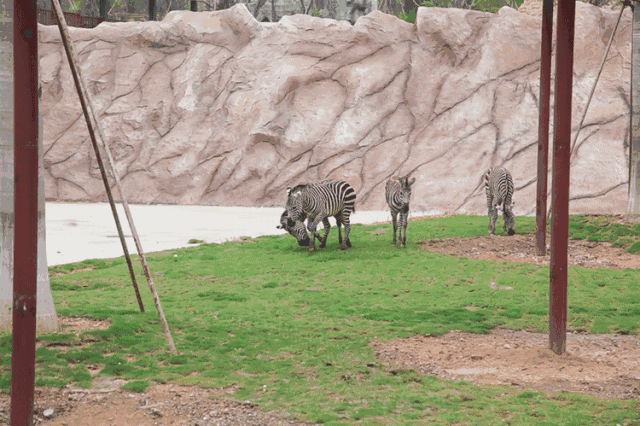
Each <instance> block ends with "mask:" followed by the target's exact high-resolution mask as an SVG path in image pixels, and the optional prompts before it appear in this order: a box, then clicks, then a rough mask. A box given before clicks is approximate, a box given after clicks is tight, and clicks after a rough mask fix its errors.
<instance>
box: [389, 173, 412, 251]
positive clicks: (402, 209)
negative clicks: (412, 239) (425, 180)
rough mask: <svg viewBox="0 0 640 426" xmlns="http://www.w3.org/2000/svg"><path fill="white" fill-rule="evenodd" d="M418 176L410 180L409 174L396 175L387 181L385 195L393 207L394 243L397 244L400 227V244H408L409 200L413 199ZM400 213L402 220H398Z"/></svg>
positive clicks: (390, 206)
mask: <svg viewBox="0 0 640 426" xmlns="http://www.w3.org/2000/svg"><path fill="white" fill-rule="evenodd" d="M415 181H416V178H413V179H411V181H409V175H407V176H404V177H400V176H394V177H392V178H391V179H389V180H388V181H387V185H386V186H385V196H386V199H387V204H388V205H389V208H390V209H391V219H392V221H393V244H394V245H395V244H396V234H397V231H398V228H400V246H401V247H406V245H407V219H408V217H409V202H410V201H411V185H413V183H414V182H415ZM398 214H399V215H400V220H399V221H398V220H397V219H398Z"/></svg>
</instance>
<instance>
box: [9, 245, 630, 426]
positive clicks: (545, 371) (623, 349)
mask: <svg viewBox="0 0 640 426" xmlns="http://www.w3.org/2000/svg"><path fill="white" fill-rule="evenodd" d="M534 238H535V236H533V235H514V236H512V237H503V236H486V237H476V238H467V239H461V238H451V239H443V240H429V241H426V242H423V243H421V247H422V248H423V249H425V250H429V251H433V252H438V253H446V254H451V255H455V256H461V257H468V258H470V259H485V260H497V261H508V262H529V263H536V264H548V263H549V256H548V255H547V256H545V257H536V256H535V253H534V247H535V240H534ZM547 241H548V239H547ZM569 264H570V265H573V266H583V267H587V268H611V269H628V268H634V269H637V268H640V256H638V255H631V254H629V253H627V252H626V251H624V250H622V249H618V248H614V247H611V244H609V243H606V242H594V241H573V240H571V241H570V242H569ZM109 325H110V323H109V322H108V321H95V320H92V319H89V318H61V332H64V333H69V332H76V333H80V332H82V331H86V330H91V329H104V328H107V327H108V326H109ZM371 346H372V347H373V348H374V349H375V353H376V356H377V357H378V359H379V360H380V362H381V363H383V364H385V365H388V366H389V367H390V368H392V369H408V370H413V371H416V372H418V373H421V374H429V375H433V376H436V377H439V378H441V379H445V380H460V379H464V380H466V381H469V382H473V383H478V384H503V385H504V384H506V385H512V386H518V387H521V388H523V389H533V390H541V391H546V392H557V391H562V390H565V391H571V392H581V393H584V394H588V395H593V396H595V397H598V398H604V399H632V398H640V337H638V336H621V335H585V334H568V335H567V352H566V353H565V354H564V355H560V356H559V355H556V354H555V353H553V352H552V351H551V350H549V349H547V346H548V335H546V334H540V333H530V332H527V331H512V330H504V329H499V330H493V331H492V332H491V333H490V334H488V335H474V334H469V333H462V332H459V331H452V332H450V333H448V334H446V335H444V336H440V337H430V336H414V337H411V338H408V339H396V340H392V341H389V342H377V341H374V342H372V343H371ZM92 367H94V368H92V369H91V373H92V374H97V373H98V372H99V369H97V366H92ZM124 383H125V381H123V380H118V379H112V378H104V377H98V378H96V379H94V384H93V388H92V389H91V390H88V389H76V388H73V387H67V388H65V389H50V388H38V389H36V395H35V408H36V411H35V424H36V425H47V426H75V425H77V426H82V425H92V426H102V425H123V426H129V425H136V426H138V425H139V426H151V425H198V426H214V425H265V426H266V425H287V426H293V425H308V424H309V423H304V422H300V421H296V420H293V419H291V418H290V417H289V416H288V415H287V413H275V412H263V410H261V409H260V408H259V407H258V406H256V405H254V404H252V403H251V402H249V401H244V402H242V401H235V400H234V399H233V394H234V389H233V388H228V389H201V388H198V387H193V386H191V387H189V386H179V385H175V384H156V385H154V386H151V387H149V388H148V389H147V390H146V391H145V392H143V393H133V392H129V391H122V390H120V389H119V388H120V386H121V385H122V384H124ZM9 404H10V398H9V396H8V395H7V394H0V425H5V424H8V419H9ZM47 410H48V411H47ZM51 410H52V411H51ZM51 412H52V413H53V414H51Z"/></svg>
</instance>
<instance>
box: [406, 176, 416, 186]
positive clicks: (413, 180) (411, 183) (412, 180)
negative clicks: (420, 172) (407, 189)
mask: <svg viewBox="0 0 640 426" xmlns="http://www.w3.org/2000/svg"><path fill="white" fill-rule="evenodd" d="M407 177H408V176H407ZM415 181H416V178H413V179H411V182H408V184H409V186H411V185H413V183H414V182H415Z"/></svg>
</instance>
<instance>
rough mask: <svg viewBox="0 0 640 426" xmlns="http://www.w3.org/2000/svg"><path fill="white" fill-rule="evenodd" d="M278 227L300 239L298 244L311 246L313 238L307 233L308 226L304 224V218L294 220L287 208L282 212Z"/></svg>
mask: <svg viewBox="0 0 640 426" xmlns="http://www.w3.org/2000/svg"><path fill="white" fill-rule="evenodd" d="M276 228H278V229H284V230H285V231H287V232H288V233H289V234H291V235H292V236H294V237H295V239H296V240H298V244H299V245H300V246H303V247H308V246H309V242H310V241H311V240H310V239H309V236H308V235H307V230H306V227H305V226H304V220H302V221H296V220H293V219H292V218H291V217H289V213H288V212H287V210H285V211H284V212H282V215H281V216H280V225H278V226H276Z"/></svg>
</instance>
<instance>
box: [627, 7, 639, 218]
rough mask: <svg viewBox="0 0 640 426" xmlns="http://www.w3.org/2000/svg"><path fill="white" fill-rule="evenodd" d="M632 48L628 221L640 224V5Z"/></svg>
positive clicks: (636, 8) (636, 15) (637, 11)
mask: <svg viewBox="0 0 640 426" xmlns="http://www.w3.org/2000/svg"><path fill="white" fill-rule="evenodd" d="M632 37H633V41H632V42H633V44H632V47H631V56H632V58H631V135H630V138H629V139H630V143H629V204H628V205H627V221H629V222H634V223H637V222H640V4H637V3H636V4H635V5H634V11H633V36H632Z"/></svg>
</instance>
